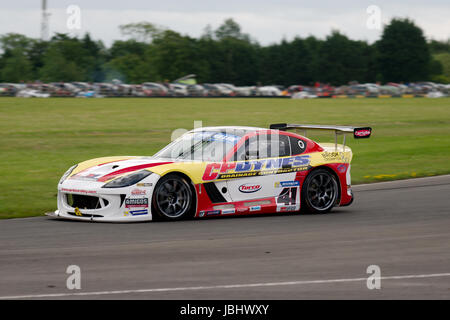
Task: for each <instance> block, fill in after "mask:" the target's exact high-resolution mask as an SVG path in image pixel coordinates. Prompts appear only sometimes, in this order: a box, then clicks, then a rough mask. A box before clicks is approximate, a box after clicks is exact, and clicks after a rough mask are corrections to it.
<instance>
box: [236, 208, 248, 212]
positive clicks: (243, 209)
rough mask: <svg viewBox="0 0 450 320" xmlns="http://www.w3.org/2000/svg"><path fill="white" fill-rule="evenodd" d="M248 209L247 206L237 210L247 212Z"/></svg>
mask: <svg viewBox="0 0 450 320" xmlns="http://www.w3.org/2000/svg"><path fill="white" fill-rule="evenodd" d="M247 210H248V208H246V207H242V208H237V212H246V211H247Z"/></svg>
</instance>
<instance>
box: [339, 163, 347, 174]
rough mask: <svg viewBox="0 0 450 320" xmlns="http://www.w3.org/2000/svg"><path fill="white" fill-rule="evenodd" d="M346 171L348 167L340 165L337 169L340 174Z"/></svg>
mask: <svg viewBox="0 0 450 320" xmlns="http://www.w3.org/2000/svg"><path fill="white" fill-rule="evenodd" d="M345 170H347V167H346V166H345V165H344V164H340V165H339V166H338V167H337V171H339V172H340V173H344V172H345Z"/></svg>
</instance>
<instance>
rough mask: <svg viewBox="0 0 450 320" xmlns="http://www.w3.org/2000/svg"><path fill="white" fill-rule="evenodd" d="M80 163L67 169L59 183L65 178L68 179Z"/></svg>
mask: <svg viewBox="0 0 450 320" xmlns="http://www.w3.org/2000/svg"><path fill="white" fill-rule="evenodd" d="M77 166H78V165H77V164H76V165H74V166H72V167H70V168H69V170H67V171H66V173H64V174H63V176H62V177H61V179H59V184H61V183H63V182H64V180H66V179H67V177H68V176H69V175H70V174H71V173H72V171H73V169H75V168H76V167H77Z"/></svg>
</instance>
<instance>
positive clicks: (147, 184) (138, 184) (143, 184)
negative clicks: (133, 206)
mask: <svg viewBox="0 0 450 320" xmlns="http://www.w3.org/2000/svg"><path fill="white" fill-rule="evenodd" d="M136 186H137V187H144V188H145V187H153V183H136Z"/></svg>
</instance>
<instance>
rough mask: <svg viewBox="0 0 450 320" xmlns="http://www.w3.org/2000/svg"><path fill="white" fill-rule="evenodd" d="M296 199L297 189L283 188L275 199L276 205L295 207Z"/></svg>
mask: <svg viewBox="0 0 450 320" xmlns="http://www.w3.org/2000/svg"><path fill="white" fill-rule="evenodd" d="M296 199H297V187H295V188H284V189H283V191H281V193H280V195H279V196H278V198H277V203H279V204H284V205H295V204H296Z"/></svg>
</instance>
